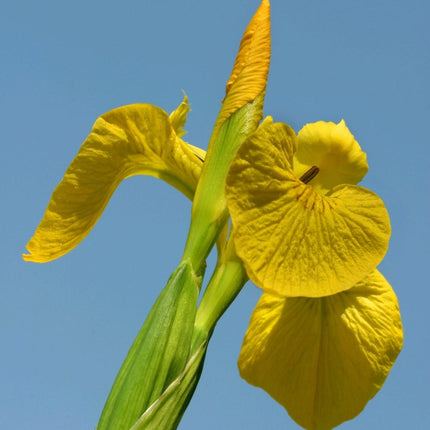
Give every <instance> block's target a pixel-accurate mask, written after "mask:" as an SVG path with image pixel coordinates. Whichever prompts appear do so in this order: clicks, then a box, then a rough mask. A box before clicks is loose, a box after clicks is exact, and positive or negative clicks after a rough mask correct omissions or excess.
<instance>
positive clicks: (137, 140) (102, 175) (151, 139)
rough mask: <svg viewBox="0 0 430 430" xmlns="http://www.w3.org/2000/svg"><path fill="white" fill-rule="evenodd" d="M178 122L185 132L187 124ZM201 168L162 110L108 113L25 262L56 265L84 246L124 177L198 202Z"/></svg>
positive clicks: (141, 107)
mask: <svg viewBox="0 0 430 430" xmlns="http://www.w3.org/2000/svg"><path fill="white" fill-rule="evenodd" d="M182 119H183V111H182ZM177 123H178V124H179V125H178V129H182V125H183V123H182V121H178V122H177ZM201 166H202V161H201V160H200V159H199V158H198V157H197V156H196V155H195V154H194V152H193V151H192V150H191V149H190V148H189V147H188V145H187V144H186V143H184V142H183V141H182V140H180V139H179V138H178V137H177V135H176V134H175V132H174V129H173V128H172V125H171V123H170V120H169V116H168V115H167V113H166V112H164V111H163V110H162V109H160V108H158V107H156V106H152V105H148V104H135V105H128V106H123V107H120V108H117V109H114V110H112V111H110V112H107V113H106V114H104V115H102V116H101V117H99V118H98V119H97V121H96V122H95V124H94V126H93V129H92V131H91V133H90V134H89V136H88V137H87V139H86V140H85V142H84V143H83V144H82V146H81V148H80V150H79V152H78V154H77V155H76V157H75V159H74V160H73V161H72V163H71V164H70V166H69V168H68V169H67V171H66V173H65V175H64V178H63V180H62V181H61V182H60V183H59V184H58V186H57V188H56V189H55V190H54V192H53V194H52V197H51V200H50V202H49V205H48V207H47V209H46V212H45V214H44V216H43V219H42V221H41V222H40V224H39V226H38V227H37V230H36V232H35V234H34V236H33V237H32V238H31V239H30V241H29V242H28V244H27V249H28V251H29V253H30V254H28V255H23V258H24V260H27V261H34V262H46V261H50V260H53V259H56V258H58V257H61V256H62V255H64V254H66V253H67V252H69V251H70V250H71V249H73V248H74V247H75V246H76V245H78V244H79V243H80V242H81V241H82V240H83V239H84V238H85V236H86V235H87V234H88V233H89V232H90V230H91V228H92V227H93V226H94V224H95V223H96V222H97V220H98V218H99V217H100V215H101V214H102V212H103V210H104V208H105V207H106V205H107V204H108V202H109V199H110V197H111V195H112V194H113V192H114V191H115V189H116V187H117V186H118V185H119V183H120V182H121V181H122V180H123V179H125V178H127V177H129V176H133V175H137V174H144V175H152V176H155V177H157V178H160V179H163V180H165V181H166V182H168V183H169V184H171V185H173V186H175V187H176V188H178V189H179V190H180V191H181V192H183V193H184V194H185V195H186V196H187V197H189V198H192V196H193V194H194V191H195V188H196V185H197V181H198V178H199V175H200V171H201Z"/></svg>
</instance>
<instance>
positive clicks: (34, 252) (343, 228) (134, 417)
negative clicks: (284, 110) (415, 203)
mask: <svg viewBox="0 0 430 430" xmlns="http://www.w3.org/2000/svg"><path fill="white" fill-rule="evenodd" d="M270 43H271V40H270V5H269V1H268V0H263V1H262V3H261V5H260V7H259V9H258V10H257V12H256V14H255V15H254V17H253V18H252V20H251V22H250V23H249V25H248V27H247V29H246V31H245V34H244V36H243V39H242V42H241V44H240V48H239V53H238V55H237V58H236V61H235V64H234V67H233V71H232V73H231V76H230V79H229V80H228V82H227V85H226V95H225V98H224V100H223V102H222V106H221V110H220V113H219V115H218V118H217V120H216V122H215V126H214V129H213V132H212V135H211V138H210V141H209V145H208V150H207V152H205V151H204V150H202V149H199V148H197V147H195V146H192V145H190V144H188V143H186V142H185V141H184V140H183V139H182V137H183V135H184V134H185V131H184V124H185V121H186V116H187V113H188V111H189V104H188V99H187V97H186V96H185V97H184V99H183V101H182V103H180V105H179V106H178V108H177V109H176V110H174V111H173V112H172V113H171V114H170V115H169V114H167V113H166V112H165V111H163V110H162V109H160V108H158V107H156V106H153V105H149V104H134V105H128V106H123V107H120V108H117V109H114V110H112V111H110V112H107V113H106V114H104V115H102V116H100V117H99V118H98V119H97V121H96V122H95V124H94V126H93V129H92V131H91V133H90V134H89V136H88V137H87V139H86V140H85V142H84V143H83V145H82V146H81V148H80V150H79V152H78V154H77V156H76V157H75V159H74V160H73V161H72V163H71V164H70V166H69V168H68V169H67V171H66V173H65V175H64V178H63V180H62V181H61V182H60V184H59V185H58V186H57V188H56V189H55V190H54V192H53V194H52V197H51V200H50V202H49V204H48V207H47V209H46V212H45V214H44V216H43V219H42V221H41V222H40V224H39V226H38V228H37V230H36V232H35V233H34V236H33V237H32V238H31V240H30V241H29V243H28V244H27V249H28V252H29V253H28V254H26V255H24V259H25V260H27V261H34V262H39V263H42V262H48V261H51V260H53V259H56V258H58V257H61V256H62V255H64V254H66V253H67V252H69V251H70V250H72V249H73V248H74V247H75V246H77V245H78V244H79V243H80V242H81V241H82V240H83V239H84V238H85V236H86V235H87V234H88V233H89V232H90V230H91V228H92V227H93V226H94V224H95V223H96V222H97V220H98V218H99V217H100V216H101V214H102V212H103V210H104V208H105V207H106V205H107V204H108V202H109V199H110V197H111V195H112V194H113V192H114V191H115V189H116V187H117V186H118V184H119V183H120V182H121V181H122V180H123V179H125V178H127V177H129V176H132V175H136V174H143V175H152V176H155V177H157V178H160V179H163V180H164V181H166V182H167V183H169V184H171V185H173V186H174V187H176V188H177V189H178V190H179V191H181V192H182V193H183V194H184V195H185V196H186V197H188V198H189V199H191V200H192V211H191V222H190V228H189V233H188V237H187V241H186V244H185V248H184V253H183V256H182V258H181V259H180V260H179V265H178V267H177V269H176V270H175V271H174V272H173V273H172V275H171V276H170V278H169V279H168V281H167V284H166V286H165V287H164V289H163V290H162V291H161V293H160V295H159V297H158V299H157V301H156V302H155V304H154V306H153V308H152V309H151V311H150V313H149V315H148V317H147V319H146V321H145V322H144V324H143V326H142V329H141V330H140V332H139V333H138V335H137V337H136V340H135V342H134V343H133V345H132V347H131V349H130V351H129V353H128V355H127V357H126V359H125V361H124V364H123V366H122V367H121V369H120V371H119V374H118V376H117V378H116V380H115V382H114V384H113V386H112V390H111V392H110V394H109V397H108V399H107V401H106V404H105V407H104V409H103V411H102V414H101V417H100V420H99V423H98V425H97V429H98V430H106V429H110V430H129V429H132V430H138V429H157V430H159V429H174V428H176V427H177V426H178V424H179V422H180V419H181V417H182V415H183V413H184V412H185V409H186V407H187V405H188V402H189V401H190V399H191V397H192V394H193V392H194V389H195V387H196V385H197V383H198V380H199V376H200V373H201V371H202V367H203V364H204V357H205V353H206V348H207V344H208V342H209V340H210V337H211V334H212V332H213V330H214V328H215V326H216V323H217V321H218V319H219V318H220V317H221V316H222V314H223V313H224V312H225V310H226V309H227V308H228V307H229V305H230V304H231V303H232V301H233V300H234V299H235V297H236V295H237V294H238V293H239V292H240V290H241V288H242V287H243V286H244V285H245V283H246V282H247V280H248V279H250V280H252V281H253V282H254V283H255V284H256V285H257V286H258V287H259V288H261V290H262V295H261V298H260V300H259V302H258V304H257V306H256V308H255V310H254V312H253V313H252V316H251V319H250V323H249V327H248V330H247V332H246V334H245V338H244V341H243V344H242V349H241V352H240V356H239V371H240V374H241V376H242V377H243V378H244V379H246V380H247V381H248V382H249V383H250V384H252V385H255V386H258V387H261V388H263V389H264V390H265V391H267V393H269V394H270V396H272V397H273V398H274V399H275V400H276V401H277V402H279V404H281V405H282V406H283V407H284V408H285V409H286V410H287V411H288V413H289V415H290V416H291V417H292V418H293V419H294V420H295V421H296V422H297V423H298V424H299V425H300V426H302V427H304V428H306V429H309V430H325V429H331V428H333V427H335V426H337V425H339V424H341V423H342V422H344V421H345V420H349V419H352V418H354V417H355V416H356V415H357V414H359V413H360V412H361V411H362V409H363V408H364V407H365V405H366V403H367V402H368V401H369V400H370V399H371V398H372V397H373V396H374V395H375V394H376V393H377V392H378V390H379V389H380V388H381V386H382V384H383V383H384V380H385V378H386V377H387V375H388V373H389V371H390V369H391V367H392V366H393V364H394V361H395V359H396V357H397V355H398V354H399V352H400V350H401V346H402V339H403V333H402V325H401V319H400V313H399V308H398V303H397V299H396V296H395V294H394V292H393V290H392V288H391V286H390V285H389V283H388V282H387V281H386V279H385V278H384V277H383V275H382V274H381V273H380V272H379V271H378V270H377V266H378V264H379V263H380V262H381V260H382V259H383V257H384V255H385V253H386V251H387V248H388V242H389V238H390V233H391V230H390V221H389V217H388V213H387V210H386V208H385V206H384V203H383V202H382V200H381V199H380V198H379V197H378V196H377V195H376V194H374V193H373V192H372V191H370V190H367V189H365V188H363V187H360V186H358V185H357V183H359V182H360V181H361V180H362V179H363V177H364V175H365V174H366V173H367V170H368V165H367V160H366V154H365V153H364V152H363V151H362V150H361V148H360V145H359V144H358V143H357V141H356V140H355V138H354V136H353V135H352V134H351V133H350V131H349V130H348V128H347V126H346V125H345V123H344V121H343V120H342V121H340V122H339V123H338V124H335V123H332V122H322V121H319V122H316V123H310V124H307V125H305V126H304V127H303V128H302V130H300V131H299V132H298V134H296V133H295V132H294V131H293V130H292V129H291V128H290V127H289V126H288V125H287V124H283V123H279V122H274V121H273V119H272V118H271V117H270V116H268V117H266V118H265V119H264V120H263V103H264V96H265V91H266V82H267V76H268V71H269V63H270ZM230 220H231V223H230ZM230 224H231V227H230V228H229V225H230ZM215 245H216V247H217V252H218V260H217V263H216V266H215V268H214V270H213V273H212V275H211V277H210V279H209V282H208V283H207V286H206V288H202V281H203V277H204V274H205V260H206V258H207V256H208V255H209V253H210V252H211V250H212V248H213V247H214V246H215ZM200 296H201V298H200V299H199V297H200Z"/></svg>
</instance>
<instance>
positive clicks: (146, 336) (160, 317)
mask: <svg viewBox="0 0 430 430" xmlns="http://www.w3.org/2000/svg"><path fill="white" fill-rule="evenodd" d="M198 287H199V286H198V285H197V281H196V277H195V275H194V273H193V270H192V268H191V266H190V264H189V263H188V262H184V263H182V264H181V265H180V266H179V267H178V268H177V269H176V270H175V271H174V272H173V274H172V275H171V277H170V279H169V281H168V283H167V285H166V287H165V288H164V290H163V291H162V292H161V294H160V296H159V297H158V299H157V301H156V302H155V304H154V306H153V308H152V309H151V311H150V313H149V315H148V317H147V319H146V321H145V323H144V325H143V327H142V328H141V330H140V332H139V334H138V335H137V337H136V339H135V341H134V343H133V345H132V347H131V348H130V351H129V353H128V355H127V357H126V359H125V361H124V363H123V365H122V367H121V369H120V371H119V373H118V376H117V378H116V380H115V382H114V385H113V387H112V390H111V392H110V394H109V397H108V399H107V401H106V404H105V407H104V409H103V412H102V415H101V417H100V421H99V423H98V426H97V430H129V429H130V427H131V426H132V425H133V424H134V423H135V422H136V421H137V420H138V419H139V418H140V417H141V415H142V414H143V413H144V412H145V411H146V409H147V408H148V407H149V406H150V405H151V404H152V403H154V402H155V401H156V400H157V399H158V398H159V397H160V396H161V395H162V394H163V392H164V391H165V390H166V388H167V387H168V386H169V385H170V384H171V383H172V382H173V381H175V380H176V379H177V377H178V375H180V374H181V373H182V372H183V371H184V369H185V366H186V365H187V363H188V361H189V359H190V345H191V338H192V334H193V325H194V320H195V314H196V306H197V299H198V291H199V288H198Z"/></svg>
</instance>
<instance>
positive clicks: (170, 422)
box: [130, 341, 207, 430]
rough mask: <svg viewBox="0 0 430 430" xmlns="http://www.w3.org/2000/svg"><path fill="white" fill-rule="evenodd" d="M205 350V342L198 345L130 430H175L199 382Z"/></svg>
mask: <svg viewBox="0 0 430 430" xmlns="http://www.w3.org/2000/svg"><path fill="white" fill-rule="evenodd" d="M206 348H207V341H205V342H203V343H202V344H201V345H200V347H199V348H198V349H197V351H196V352H195V353H194V355H193V356H192V357H191V358H190V361H189V362H188V363H187V366H186V367H185V369H184V371H183V372H182V373H181V374H180V375H179V376H178V377H177V378H176V379H175V380H174V381H173V382H172V383H171V384H170V385H169V386H168V387H167V389H166V391H165V392H164V393H163V394H162V395H161V396H160V397H159V399H158V400H157V401H156V402H155V403H153V404H152V405H151V406H150V407H149V408H148V409H147V410H146V411H145V413H144V414H143V415H142V416H141V417H140V419H139V420H138V421H137V422H136V424H135V425H134V426H133V427H132V428H131V429H130V430H160V429H163V430H174V429H176V428H177V426H178V424H179V421H180V420H181V417H182V415H183V414H184V412H185V409H186V408H187V406H188V403H189V401H190V400H191V397H192V395H193V393H194V390H195V388H196V386H197V383H198V381H199V378H200V374H201V371H202V369H203V363H204V357H205V353H206Z"/></svg>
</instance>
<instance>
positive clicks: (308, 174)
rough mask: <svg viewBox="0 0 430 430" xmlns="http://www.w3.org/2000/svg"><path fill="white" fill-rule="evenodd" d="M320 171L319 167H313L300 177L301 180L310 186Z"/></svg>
mask: <svg viewBox="0 0 430 430" xmlns="http://www.w3.org/2000/svg"><path fill="white" fill-rule="evenodd" d="M319 171H320V169H319V168H318V167H317V166H312V167H311V168H310V169H309V170H308V171H307V172H305V173H303V175H302V176H300V180H301V181H302V182H304V183H305V184H308V183H309V182H310V181H311V180H312V179H313V178H315V176H316V175H318V172H319Z"/></svg>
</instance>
